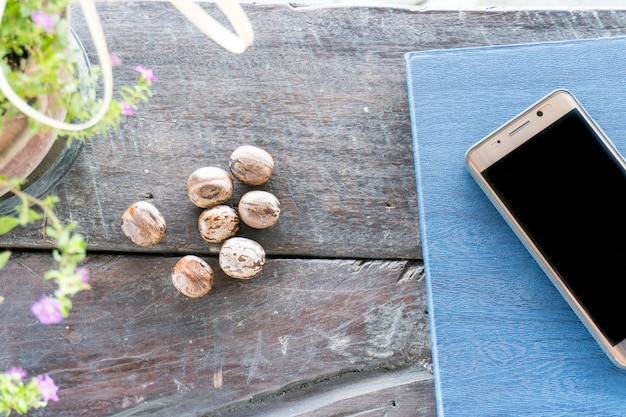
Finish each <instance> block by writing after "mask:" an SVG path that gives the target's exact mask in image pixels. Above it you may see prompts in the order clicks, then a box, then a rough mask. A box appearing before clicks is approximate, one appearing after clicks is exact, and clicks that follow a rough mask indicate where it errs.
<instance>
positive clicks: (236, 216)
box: [121, 146, 280, 298]
mask: <svg viewBox="0 0 626 417" xmlns="http://www.w3.org/2000/svg"><path fill="white" fill-rule="evenodd" d="M228 166H229V168H230V172H231V173H232V175H233V176H234V177H235V178H236V179H237V180H239V181H241V182H243V183H244V184H247V185H261V184H264V183H265V182H267V180H268V179H269V177H270V175H271V174H272V170H273V169H274V161H273V159H272V156H271V155H270V154H269V153H267V152H266V151H264V150H262V149H259V148H257V147H254V146H240V147H239V148H237V149H236V150H235V151H234V152H233V153H232V154H231V156H230V159H229V161H228ZM187 194H188V195H189V199H190V200H191V202H192V203H193V204H195V205H196V206H198V207H200V208H204V209H205V210H204V211H203V212H202V213H201V214H200V217H199V218H198V230H199V232H200V236H202V238H203V239H204V240H206V241H207V242H209V243H222V246H221V249H220V252H219V265H220V268H221V269H222V270H223V271H224V273H225V274H226V275H228V276H230V277H232V278H238V279H250V278H252V277H254V276H256V275H257V274H258V273H259V272H261V270H262V268H263V265H264V264H265V251H264V250H263V247H262V246H261V245H259V244H258V243H257V242H255V241H253V240H251V239H247V238H243V237H235V235H236V234H237V232H238V231H239V224H240V221H242V222H244V223H245V224H246V225H248V226H249V227H252V228H255V229H265V228H267V227H270V226H272V225H274V224H275V223H276V222H277V221H278V217H279V216H280V203H279V201H278V199H277V198H276V197H275V196H274V195H273V194H271V193H269V192H266V191H259V190H254V191H249V192H247V193H246V194H244V195H243V196H242V197H241V199H240V201H239V205H238V207H237V210H235V209H233V208H232V207H230V206H228V205H225V203H226V202H227V201H228V200H229V199H230V197H231V196H232V194H233V179H232V177H231V176H230V175H229V173H228V172H226V171H225V170H223V169H221V168H218V167H203V168H199V169H197V170H195V171H194V172H193V173H192V174H191V175H190V176H189V179H188V180H187ZM121 226H122V231H123V232H124V234H125V235H126V236H127V237H128V238H130V239H131V241H133V242H134V243H135V244H137V245H140V246H152V245H155V244H157V243H158V242H160V241H161V239H162V238H163V237H164V236H165V230H166V225H165V219H164V218H163V216H162V215H161V214H160V213H159V211H158V210H157V209H156V208H155V207H154V206H153V205H152V204H150V203H148V202H144V201H141V202H137V203H135V204H133V205H132V206H130V207H129V208H128V210H126V212H125V213H124V214H123V215H122V221H121ZM213 281H214V274H213V269H212V268H211V266H210V265H209V264H208V263H207V262H206V261H204V260H203V259H201V258H199V257H197V256H194V255H187V256H184V257H183V258H181V259H180V260H179V261H178V262H177V263H176V265H175V266H174V268H173V270H172V282H173V284H174V286H175V287H176V288H177V289H178V290H179V291H180V292H182V293H183V294H185V295H186V296H188V297H194V298H196V297H202V296H204V295H206V294H207V293H208V292H209V291H210V290H211V288H212V286H213Z"/></svg>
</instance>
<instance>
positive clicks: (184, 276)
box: [172, 255, 215, 298]
mask: <svg viewBox="0 0 626 417" xmlns="http://www.w3.org/2000/svg"><path fill="white" fill-rule="evenodd" d="M214 279H215V276H214V274H213V269H212V268H211V266H210V265H209V264H208V263H206V262H205V261H203V260H202V259H200V258H198V257H197V256H194V255H187V256H184V257H182V258H181V259H180V260H179V261H178V262H176V265H174V268H173V269H172V283H173V284H174V286H175V287H176V288H177V289H178V291H180V292H182V293H183V294H185V295H186V296H187V297H191V298H198V297H202V296H203V295H206V294H207V293H208V292H209V291H211V288H212V287H213V281H214Z"/></svg>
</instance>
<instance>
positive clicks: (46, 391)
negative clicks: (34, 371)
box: [35, 374, 59, 402]
mask: <svg viewBox="0 0 626 417" xmlns="http://www.w3.org/2000/svg"><path fill="white" fill-rule="evenodd" d="M35 383H36V384H37V388H39V392H40V393H41V399H42V400H43V401H46V402H48V401H50V400H52V401H54V402H58V401H59V397H57V391H58V390H59V387H57V386H56V385H55V384H54V381H53V380H52V378H50V375H48V374H46V375H39V376H36V377H35Z"/></svg>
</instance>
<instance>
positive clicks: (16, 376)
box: [4, 366, 26, 382]
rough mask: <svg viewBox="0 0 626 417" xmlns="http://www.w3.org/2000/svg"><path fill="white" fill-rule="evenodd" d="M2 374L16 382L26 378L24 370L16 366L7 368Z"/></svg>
mask: <svg viewBox="0 0 626 417" xmlns="http://www.w3.org/2000/svg"><path fill="white" fill-rule="evenodd" d="M4 374H5V375H7V376H8V377H9V378H11V379H12V380H13V381H16V382H22V381H23V380H24V378H26V371H25V370H23V369H22V368H18V367H16V366H14V367H12V368H9V370H8V371H6V372H5V373H4Z"/></svg>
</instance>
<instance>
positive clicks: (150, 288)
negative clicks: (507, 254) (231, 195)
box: [0, 253, 432, 417]
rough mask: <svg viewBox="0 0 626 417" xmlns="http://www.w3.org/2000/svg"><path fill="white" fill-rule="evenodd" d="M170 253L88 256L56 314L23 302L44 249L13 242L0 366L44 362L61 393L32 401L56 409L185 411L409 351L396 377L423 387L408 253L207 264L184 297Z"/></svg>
mask: <svg viewBox="0 0 626 417" xmlns="http://www.w3.org/2000/svg"><path fill="white" fill-rule="evenodd" d="M177 259H178V258H177V257H153V256H118V255H94V256H91V257H90V258H89V260H88V261H87V262H86V266H87V267H88V268H90V269H91V271H92V281H91V282H92V285H93V290H92V291H89V292H84V293H80V294H79V295H78V296H77V297H76V298H75V300H74V309H73V311H72V314H71V316H70V318H69V319H67V320H66V321H64V322H63V323H62V324H60V325H53V326H44V325H41V324H38V323H37V322H36V319H35V318H34V316H32V314H31V313H30V311H29V305H30V304H31V303H32V302H33V301H36V300H37V299H38V298H39V297H40V296H41V295H42V294H44V293H46V292H49V291H50V287H49V285H48V284H47V283H45V282H43V281H42V279H41V276H42V274H43V273H44V271H45V269H46V267H47V265H48V264H49V262H50V261H49V256H48V255H47V254H43V253H41V254H17V255H14V258H13V259H12V261H11V262H10V263H9V264H8V265H7V266H6V267H5V268H4V269H3V270H1V271H0V281H1V282H2V283H3V285H2V290H1V291H2V295H3V296H5V297H6V301H5V302H4V303H3V304H2V305H1V308H0V322H2V323H3V327H2V329H1V330H0V335H1V336H0V369H4V368H7V367H9V366H11V365H18V366H21V367H23V368H25V369H27V370H28V371H29V372H30V373H31V374H38V373H50V375H51V376H52V377H53V378H54V379H55V381H56V382H57V383H58V384H59V385H60V387H61V390H60V391H59V397H60V398H62V401H61V402H59V403H58V404H50V405H49V406H48V407H47V409H46V415H63V416H65V417H71V416H83V415H89V416H102V415H109V414H112V413H115V412H121V411H123V410H124V409H126V408H130V407H131V406H136V407H138V409H137V412H139V411H140V410H142V409H146V408H147V409H149V414H150V415H152V416H171V415H174V414H172V413H173V412H174V411H175V415H177V416H195V415H200V414H202V413H209V412H211V410H213V409H220V408H222V407H224V406H226V405H228V404H241V403H245V402H248V401H250V398H252V397H255V396H259V399H258V401H257V402H262V401H263V399H264V398H266V397H268V396H269V394H272V393H281V394H282V392H283V391H289V392H291V391H298V390H300V389H301V388H300V387H301V386H303V385H304V386H306V385H307V384H309V385H314V384H313V383H314V382H315V381H320V380H332V379H334V377H336V376H339V375H344V374H349V373H352V372H357V371H363V372H364V374H366V373H367V371H371V370H375V369H379V368H404V367H406V366H409V365H411V364H414V369H418V368H415V366H418V367H419V368H421V371H420V372H421V373H420V374H419V375H421V376H420V377H419V378H417V377H416V378H417V379H415V378H413V379H410V378H409V379H407V382H406V383H407V384H410V383H415V382H420V381H422V382H423V383H424V384H426V385H424V386H427V385H429V384H430V389H432V378H430V374H429V373H428V372H427V371H426V370H425V369H426V368H425V366H426V365H427V364H428V363H429V361H430V350H429V343H428V325H427V318H426V317H427V316H426V313H425V310H426V300H425V294H424V286H423V283H422V281H421V280H422V278H423V274H422V271H423V268H422V267H421V265H420V264H416V263H413V262H410V261H392V262H378V261H368V262H362V261H348V260H345V261H340V260H295V259H294V260H289V259H271V260H270V261H269V262H268V264H267V265H266V267H265V269H264V271H263V272H262V275H261V276H258V277H255V279H253V280H251V281H249V282H241V281H237V280H233V279H231V278H228V277H226V276H225V275H223V274H222V273H221V272H219V271H217V273H216V283H215V287H214V289H213V290H212V291H211V292H210V293H209V294H208V295H207V296H206V297H204V298H202V299H196V300H194V299H188V298H186V297H184V296H183V295H181V294H180V293H178V291H177V290H176V289H175V288H174V287H173V285H172V284H171V281H170V276H169V273H170V270H171V268H172V266H173V265H174V263H175V262H176V261H177ZM209 262H210V263H212V264H213V265H215V260H214V259H209ZM216 269H217V268H216ZM420 364H423V365H420ZM416 372H417V371H416ZM418 379H419V381H418ZM386 388H391V387H390V386H389V387H387V386H386ZM426 391H428V390H426ZM430 395H432V393H431V394H430ZM268 398H269V397H268ZM428 398H430V397H428ZM133 415H135V414H133Z"/></svg>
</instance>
